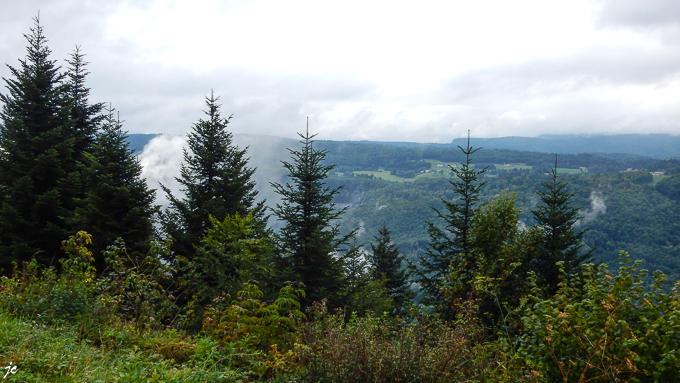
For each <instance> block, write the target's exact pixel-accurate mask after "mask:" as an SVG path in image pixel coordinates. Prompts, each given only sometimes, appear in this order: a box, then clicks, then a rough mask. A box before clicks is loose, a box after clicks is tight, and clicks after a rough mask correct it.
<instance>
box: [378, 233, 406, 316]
mask: <svg viewBox="0 0 680 383" xmlns="http://www.w3.org/2000/svg"><path fill="white" fill-rule="evenodd" d="M378 234H379V236H374V237H373V238H374V239H375V240H376V243H375V244H371V251H372V253H371V254H369V257H368V259H369V262H370V265H371V274H372V278H373V280H384V281H385V287H386V288H387V291H388V295H389V296H390V297H391V298H392V300H393V301H394V305H395V307H396V308H397V310H400V309H402V308H403V307H404V306H405V305H406V304H407V303H408V300H410V299H411V298H413V296H412V294H411V290H410V289H409V285H410V283H409V281H408V273H407V272H406V270H405V269H403V268H402V267H401V264H402V262H403V261H404V255H403V254H401V253H400V252H399V248H398V247H397V246H396V245H395V244H394V243H393V242H392V239H391V238H390V231H389V229H387V227H386V226H385V225H383V226H382V227H381V228H379V229H378Z"/></svg>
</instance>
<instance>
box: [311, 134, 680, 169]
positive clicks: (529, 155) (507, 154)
mask: <svg viewBox="0 0 680 383" xmlns="http://www.w3.org/2000/svg"><path fill="white" fill-rule="evenodd" d="M318 145H319V147H320V148H323V149H325V150H328V151H329V156H328V158H327V161H328V163H330V164H335V165H337V167H338V171H341V172H347V171H358V170H378V169H384V170H387V171H391V170H397V171H398V170H402V171H403V170H424V169H429V168H430V165H429V164H428V163H427V162H424V161H423V160H425V159H436V160H439V161H442V162H462V161H464V160H465V157H464V156H463V155H462V153H461V152H460V150H458V147H457V146H454V145H442V144H410V145H406V144H404V145H398V144H387V143H385V144H380V143H375V142H348V141H319V142H318ZM553 160H554V154H551V153H539V152H528V151H518V150H503V149H491V150H489V149H484V151H482V152H479V153H478V154H477V155H476V156H475V163H476V164H506V163H525V164H526V165H529V166H532V167H533V171H536V172H541V173H544V172H545V171H546V170H547V169H551V168H552V164H553ZM560 167H564V168H572V169H579V168H581V167H585V168H587V169H588V172H589V173H612V172H619V171H625V170H627V169H628V168H631V169H633V170H648V171H653V172H654V171H666V172H669V173H673V172H675V173H678V172H680V159H678V158H669V159H656V158H650V157H643V156H638V155H626V154H591V153H580V154H560Z"/></svg>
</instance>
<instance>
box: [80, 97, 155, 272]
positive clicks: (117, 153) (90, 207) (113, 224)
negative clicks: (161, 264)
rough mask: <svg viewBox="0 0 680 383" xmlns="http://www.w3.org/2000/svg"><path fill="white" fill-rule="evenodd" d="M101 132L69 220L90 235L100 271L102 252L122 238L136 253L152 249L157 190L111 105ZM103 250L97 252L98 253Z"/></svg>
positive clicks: (89, 158)
mask: <svg viewBox="0 0 680 383" xmlns="http://www.w3.org/2000/svg"><path fill="white" fill-rule="evenodd" d="M103 117H104V121H103V124H102V126H101V130H100V131H99V132H97V134H96V137H95V141H94V143H93V144H92V147H91V149H90V155H89V156H88V162H87V165H88V166H87V170H86V172H85V179H86V186H87V188H86V189H87V191H86V195H85V197H84V198H83V199H82V200H80V201H79V203H78V208H77V209H76V215H75V217H74V218H73V220H72V222H71V226H72V227H74V228H82V229H84V230H87V231H88V232H89V233H90V234H92V237H93V240H94V243H93V245H92V246H91V250H92V251H93V253H94V254H95V260H96V266H97V269H98V270H101V267H102V266H103V260H102V258H101V254H100V250H104V249H105V248H106V247H107V246H109V245H112V244H113V243H114V241H115V240H116V239H117V238H119V237H120V238H122V239H123V240H124V241H125V243H126V247H127V248H128V249H130V250H131V251H132V255H133V256H134V255H135V254H142V253H145V252H146V251H147V250H148V244H149V242H150V240H151V236H152V234H153V228H152V218H153V215H154V214H155V213H156V212H157V211H158V207H157V206H154V205H153V201H154V197H155V191H154V190H152V189H149V188H148V186H147V183H146V180H145V179H144V178H142V176H141V175H142V166H141V164H140V163H139V160H138V159H137V157H135V156H134V155H133V150H132V149H130V147H129V146H130V144H129V143H128V142H127V140H126V139H127V132H125V131H124V130H123V125H122V122H121V121H120V119H119V118H118V117H114V109H113V108H111V107H110V106H109V108H108V109H107V110H106V114H105V115H104V116H103ZM98 250H99V251H98Z"/></svg>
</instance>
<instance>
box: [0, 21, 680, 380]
mask: <svg viewBox="0 0 680 383" xmlns="http://www.w3.org/2000/svg"><path fill="white" fill-rule="evenodd" d="M35 22H36V23H35V26H34V28H33V29H31V33H30V34H28V35H26V37H27V40H28V43H29V44H28V47H27V55H26V59H25V60H24V61H22V60H20V63H21V68H20V69H14V68H11V69H12V74H13V76H14V78H12V79H9V80H6V83H7V86H8V88H9V90H10V92H9V94H7V95H2V101H3V109H2V119H1V125H0V166H2V169H0V170H3V172H2V175H1V176H0V177H1V178H0V191H1V193H0V206H1V207H2V210H1V211H0V213H1V215H0V223H1V224H2V226H1V230H0V241H1V243H2V246H3V247H2V248H0V250H1V251H2V252H1V253H0V257H1V259H2V261H3V262H4V264H6V265H11V266H12V267H11V268H5V269H4V270H3V273H4V274H5V278H2V279H1V280H0V316H2V317H3V320H2V321H0V325H1V326H13V327H12V328H13V329H16V330H17V332H19V333H21V334H26V330H25V326H26V325H29V326H30V324H29V323H34V324H35V326H34V327H32V331H33V332H34V333H35V334H33V335H32V336H28V337H26V339H20V340H13V339H0V342H4V343H3V346H5V347H7V350H10V351H8V352H4V351H3V353H2V354H0V362H3V363H4V362H10V361H11V363H16V365H17V366H19V374H23V375H17V379H22V380H27V381H41V380H42V381H45V380H67V379H71V380H94V379H99V380H101V379H102V377H103V379H104V380H114V381H115V380H122V381H124V380H127V381H168V382H171V381H172V382H178V381H195V382H198V381H214V382H227V381H256V380H257V381H272V382H281V381H300V382H304V381H314V382H318V381H322V382H335V381H376V382H392V381H404V382H422V381H425V382H443V381H446V382H450V381H471V380H488V381H560V380H561V381H577V380H578V381H583V380H584V379H589V380H591V381H593V380H602V381H604V380H607V381H609V380H612V379H613V380H624V379H625V380H638V381H674V380H677V379H678V378H679V377H680V368H678V367H680V362H679V361H678V360H677V359H676V358H674V353H675V349H676V347H677V339H678V336H679V334H680V331H679V330H678V329H679V328H680V324H679V323H678V319H677V316H676V315H671V314H672V313H674V312H675V311H676V310H677V307H678V305H679V304H680V296H679V295H678V292H677V291H674V292H672V293H665V292H663V291H662V288H661V285H662V283H663V280H664V278H665V277H664V276H663V275H661V274H659V273H657V274H655V276H654V281H653V283H652V284H651V286H650V287H649V288H647V286H646V285H645V282H644V277H645V272H644V271H641V270H639V265H637V264H636V265H634V266H630V265H627V263H629V259H628V258H627V257H626V256H625V254H623V255H622V256H621V261H622V262H623V266H622V267H621V269H620V270H619V272H618V273H612V272H610V271H609V270H608V269H606V267H605V266H594V265H593V264H592V263H590V261H591V260H592V255H593V249H592V248H588V247H587V246H586V245H585V244H584V242H583V239H584V238H585V235H586V234H587V230H586V229H585V228H583V227H577V222H578V221H579V217H580V216H579V210H580V209H579V207H578V206H579V204H578V203H577V202H576V201H577V200H578V198H580V196H578V195H577V194H576V193H574V192H572V191H570V189H569V185H568V184H567V182H565V178H563V177H562V176H561V175H559V174H558V167H557V161H556V160H555V158H554V157H553V162H552V163H551V166H550V167H549V168H548V175H547V176H546V175H544V174H529V175H528V176H531V177H541V178H540V185H539V186H538V187H537V188H535V189H533V190H532V194H533V195H534V199H535V200H536V203H535V204H533V206H532V208H531V209H529V214H530V215H531V217H532V219H533V223H532V224H529V225H523V224H522V222H521V221H520V216H521V211H520V209H519V208H518V206H517V202H516V196H515V194H513V193H512V192H510V191H507V190H504V191H500V192H499V193H498V195H495V196H494V197H493V198H486V197H485V196H484V194H483V192H482V191H483V190H485V189H486V188H489V187H491V182H490V181H491V180H493V178H491V179H487V178H485V177H484V176H485V173H486V171H487V170H486V169H484V168H482V167H475V166H473V165H474V164H473V157H474V158H476V157H477V156H478V155H479V156H481V154H482V153H483V151H479V149H474V148H472V147H471V146H470V142H469V141H468V143H467V145H466V147H465V148H460V152H461V153H462V161H461V163H460V166H459V167H455V168H451V172H452V173H453V175H454V177H452V178H450V179H448V180H444V184H438V183H436V182H435V181H432V182H430V183H429V184H428V185H429V186H430V187H431V188H432V191H434V192H436V193H438V194H439V195H437V196H436V197H435V198H432V199H431V200H430V201H429V202H432V204H431V205H430V206H432V207H434V209H433V210H432V211H433V212H434V218H433V219H423V220H420V219H418V217H417V216H416V215H415V214H414V216H409V217H404V218H403V220H404V222H405V223H406V224H410V225H418V224H421V223H422V224H423V225H425V228H426V233H427V236H426V243H425V246H424V251H422V252H419V253H418V254H417V257H416V258H414V259H411V260H406V259H405V256H404V255H403V254H402V252H401V250H400V249H399V247H398V246H397V245H396V244H395V242H394V241H393V240H392V237H391V236H392V230H391V229H390V227H389V226H388V225H387V224H385V223H383V224H382V225H381V226H380V227H379V228H377V229H376V230H375V231H372V232H371V233H369V234H368V236H369V238H370V239H369V241H370V243H365V242H362V241H361V238H360V237H359V232H360V230H362V229H363V230H365V227H364V228H362V227H358V226H357V227H349V228H345V229H344V230H343V229H342V228H341V225H342V222H343V221H344V218H345V217H346V215H347V212H348V209H349V207H350V206H351V205H352V200H349V201H346V203H347V206H345V207H343V206H341V205H338V204H336V203H335V201H341V200H342V198H346V197H342V191H343V186H342V185H337V186H335V185H332V182H333V181H332V178H331V176H332V174H333V173H334V172H335V170H336V169H335V166H334V165H333V164H329V163H328V162H327V161H328V157H329V155H330V154H331V152H330V151H329V150H328V149H325V148H323V147H321V146H320V145H316V144H315V142H314V137H315V136H314V135H313V134H310V133H309V128H308V127H307V130H306V131H305V132H304V133H301V134H300V144H301V146H300V148H298V149H289V153H290V159H289V160H287V161H283V162H282V166H283V168H284V169H285V170H286V172H287V174H288V175H287V178H286V179H285V180H284V181H282V182H281V183H272V184H271V186H272V187H273V188H274V189H275V190H276V192H277V193H278V196H279V197H280V201H279V202H278V203H276V204H275V206H273V207H271V208H267V207H266V201H260V202H257V198H256V197H257V191H256V188H255V186H256V185H255V183H254V181H253V180H252V176H253V174H254V172H255V171H256V170H255V169H254V168H252V167H251V166H249V159H248V157H247V153H248V148H239V147H238V146H236V145H235V144H234V143H233V136H232V134H231V133H230V132H229V131H228V130H227V128H228V125H229V123H230V117H226V118H225V117H223V116H222V113H221V106H220V104H219V102H218V101H219V98H218V97H216V96H215V95H214V94H212V93H211V94H210V96H208V97H206V109H205V117H204V118H202V119H199V120H198V121H197V122H196V123H195V124H194V125H193V126H192V127H191V131H190V132H189V133H188V135H187V136H188V137H187V143H188V146H187V148H186V149H185V150H184V152H183V163H182V166H181V168H180V171H179V174H178V175H177V178H176V179H177V181H178V182H179V183H180V185H181V189H180V192H179V194H177V195H175V194H173V192H172V191H171V190H169V189H168V188H167V187H165V186H163V185H161V188H162V190H163V192H165V193H166V195H167V198H168V200H169V201H170V203H169V206H167V207H166V208H164V209H162V210H161V209H160V208H158V207H155V206H154V205H153V191H151V190H150V189H148V188H147V186H146V184H145V183H144V182H143V180H141V179H140V177H139V175H140V167H139V163H138V162H137V160H136V159H135V157H133V155H132V152H131V150H130V149H129V147H128V143H126V142H125V140H124V138H125V133H124V132H123V131H122V123H121V122H120V120H119V119H118V118H117V117H114V113H113V110H112V109H111V107H109V108H108V109H105V108H104V106H103V105H102V104H96V103H95V104H90V103H89V101H88V100H87V94H88V89H87V87H86V86H85V80H86V74H87V72H86V71H85V70H84V67H83V65H84V61H83V60H82V54H81V53H80V51H79V50H76V52H75V53H74V55H73V56H72V59H71V60H70V61H69V64H70V65H71V67H70V68H69V69H67V70H66V71H65V72H60V68H58V67H56V66H55V63H54V61H51V60H50V59H49V53H50V52H49V49H48V48H47V46H46V39H45V38H44V36H43V34H42V27H41V25H40V24H39V21H38V20H37V19H36V20H35ZM402 158H403V161H406V162H408V161H416V160H415V159H412V158H408V157H402ZM384 160H385V161H387V159H384ZM489 162H492V161H489ZM395 164H396V162H395ZM12 166H14V167H15V168H16V169H12ZM395 166H396V165H395ZM518 174H519V173H518ZM369 182H376V180H369ZM376 185H377V184H376ZM636 185H637V184H636ZM356 186H358V187H364V188H365V187H367V184H364V185H362V184H361V182H359V183H357V184H356ZM369 186H370V185H369ZM643 186H644V185H643ZM668 190H670V191H669V192H670V193H672V187H670V188H669V189H668ZM410 192H411V191H410V190H402V191H398V192H395V196H396V194H397V193H401V195H400V197H402V198H404V199H408V198H412V196H409V193H410ZM352 195H354V196H356V197H358V198H360V195H359V194H358V193H357V190H354V191H353V194H352ZM375 209H376V210H378V211H380V210H382V209H383V205H380V206H377V205H376V206H375ZM153 219H156V220H157V221H156V223H157V224H158V226H157V232H152V226H151V224H152V223H153V222H152V220H153ZM272 219H276V220H277V221H278V224H279V226H280V229H279V230H277V231H273V230H272V229H271V228H270V222H269V221H270V220H272ZM76 228H77V229H76ZM69 233H70V234H69ZM97 241H100V242H97ZM414 290H419V299H418V302H417V303H416V302H415V301H414V295H415V291H414ZM5 318H6V320H5ZM26 321H30V322H26ZM649 322H653V323H654V324H655V326H652V328H651V329H650V328H649V326H647V325H645V324H646V323H649ZM48 326H50V328H51V329H54V330H50V331H53V332H54V333H59V334H60V335H61V334H64V333H66V334H70V338H68V339H69V340H68V341H63V342H64V343H66V342H70V343H75V344H77V345H78V347H81V349H80V350H81V351H80V353H79V355H82V354H83V353H85V351H82V350H85V349H88V350H91V349H93V348H96V349H99V351H100V354H97V355H98V356H97V357H96V358H95V357H88V358H85V359H86V360H88V361H90V362H94V361H95V360H97V361H100V360H101V361H103V360H106V357H102V356H101V353H108V352H116V351H119V352H121V354H123V355H124V356H121V357H120V359H121V360H122V361H124V362H130V363H127V364H126V363H121V361H120V360H119V361H116V362H114V363H113V365H114V368H113V369H108V364H106V366H107V368H106V369H105V368H102V367H100V366H94V367H93V366H87V368H85V366H83V365H82V363H84V362H81V361H79V360H78V359H79V358H77V357H76V358H70V357H69V358H67V360H66V361H63V362H61V364H59V365H58V366H57V367H58V368H54V369H51V368H43V367H42V366H41V363H38V362H37V361H36V360H37V359H36V356H35V355H33V354H32V353H33V352H34V350H36V349H40V348H41V347H43V346H42V345H35V344H30V342H32V339H35V338H36V337H38V336H39V335H40V334H41V333H42V332H43V331H48V330H46V329H47V328H48ZM59 326H61V327H59ZM650 342H653V347H651V346H650V344H652V343H650ZM62 347H65V345H62ZM71 347H72V346H71ZM3 350H5V348H3ZM88 352H92V353H93V354H94V351H88ZM45 354H46V355H47V356H46V358H48V361H49V362H50V363H51V362H52V359H49V358H50V355H52V354H58V355H65V354H67V353H64V352H63V349H59V350H58V351H57V352H55V351H50V352H46V353H45ZM41 362H42V363H44V360H42V361H41ZM100 363H101V362H100ZM10 365H12V364H10ZM50 366H51V365H50ZM95 374H100V376H94V375H95Z"/></svg>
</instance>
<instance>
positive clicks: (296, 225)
mask: <svg viewBox="0 0 680 383" xmlns="http://www.w3.org/2000/svg"><path fill="white" fill-rule="evenodd" d="M300 137H301V138H302V141H300V142H301V143H302V149H301V150H299V151H298V150H292V149H288V150H289V151H290V153H291V154H292V156H293V162H292V163H289V162H285V161H283V166H284V168H285V169H286V170H287V171H288V172H289V177H290V180H291V181H292V184H291V183H290V182H286V183H285V185H282V184H279V183H272V184H271V185H272V187H274V189H276V192H277V193H278V194H279V195H280V196H281V202H280V203H277V204H276V208H275V209H274V215H276V217H277V218H278V219H279V220H281V221H283V224H284V226H283V227H282V228H281V230H280V231H279V233H278V236H277V242H278V247H279V256H280V264H281V268H280V270H281V271H280V272H282V273H283V275H284V276H285V278H286V279H289V280H299V281H303V282H304V283H305V285H306V286H307V299H306V300H304V302H305V303H306V302H312V301H321V299H323V298H328V299H329V300H330V301H331V302H332V304H333V305H337V304H338V303H339V299H340V295H341V293H342V291H343V279H344V270H343V261H342V259H339V258H338V257H336V256H335V255H336V253H338V252H339V250H341V246H342V245H343V244H346V243H347V242H348V240H349V239H350V238H351V237H353V236H354V233H355V232H356V229H355V230H353V231H352V232H350V233H349V234H347V235H344V236H341V235H340V232H339V226H340V223H339V222H338V220H339V219H340V218H341V217H342V215H343V213H344V212H345V211H346V208H343V209H340V210H337V209H336V208H335V205H334V204H333V197H334V196H335V195H336V194H338V193H339V192H340V187H338V188H335V189H331V188H329V187H328V186H326V185H325V184H324V180H325V179H326V178H327V177H328V174H329V172H330V171H331V170H332V169H333V166H332V165H331V166H325V165H323V164H322V163H323V161H324V159H325V157H326V154H327V151H324V150H317V149H314V147H313V142H314V141H313V140H312V139H313V138H314V135H311V136H310V135H309V130H308V131H307V133H306V134H305V135H302V134H300Z"/></svg>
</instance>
